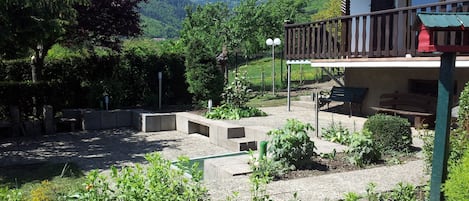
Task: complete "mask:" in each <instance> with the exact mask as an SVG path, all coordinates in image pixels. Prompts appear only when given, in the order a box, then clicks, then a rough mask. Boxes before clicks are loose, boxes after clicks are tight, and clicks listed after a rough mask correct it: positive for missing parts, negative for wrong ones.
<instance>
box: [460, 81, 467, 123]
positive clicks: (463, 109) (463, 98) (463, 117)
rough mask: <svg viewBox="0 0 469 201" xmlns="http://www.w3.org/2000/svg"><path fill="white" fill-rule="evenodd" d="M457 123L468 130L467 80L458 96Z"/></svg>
mask: <svg viewBox="0 0 469 201" xmlns="http://www.w3.org/2000/svg"><path fill="white" fill-rule="evenodd" d="M458 124H459V125H460V126H461V127H463V128H464V129H466V130H469V82H468V83H466V86H465V87H464V89H463V90H462V91H461V95H460V96H459V114H458Z"/></svg>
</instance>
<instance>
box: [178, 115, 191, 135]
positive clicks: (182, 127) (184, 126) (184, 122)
mask: <svg viewBox="0 0 469 201" xmlns="http://www.w3.org/2000/svg"><path fill="white" fill-rule="evenodd" d="M176 130H177V131H180V132H182V133H186V134H189V119H188V118H187V117H186V116H184V115H183V113H177V114H176Z"/></svg>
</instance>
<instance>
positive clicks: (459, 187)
mask: <svg viewBox="0 0 469 201" xmlns="http://www.w3.org/2000/svg"><path fill="white" fill-rule="evenodd" d="M468 189H469V151H466V152H465V154H464V156H463V157H462V159H461V161H460V163H459V164H456V165H454V166H453V167H452V168H451V169H450V171H449V174H448V179H447V180H446V183H445V184H444V186H443V191H444V193H445V196H446V200H448V201H459V200H469V190H468Z"/></svg>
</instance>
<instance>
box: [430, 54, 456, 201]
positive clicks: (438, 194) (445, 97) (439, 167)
mask: <svg viewBox="0 0 469 201" xmlns="http://www.w3.org/2000/svg"><path fill="white" fill-rule="evenodd" d="M455 61H456V54H455V53H443V54H442V55H441V66H440V77H439V81H438V103H437V107H436V126H435V140H434V142H433V143H434V149H433V161H432V176H431V183H430V200H432V201H439V200H443V199H444V195H443V192H442V191H441V186H442V184H443V183H444V181H445V180H446V176H447V173H448V153H449V134H450V130H449V125H450V115H451V103H452V99H453V94H452V92H453V87H454V86H453V85H454V81H453V80H454V79H453V78H454V68H455Z"/></svg>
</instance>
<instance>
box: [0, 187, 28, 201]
mask: <svg viewBox="0 0 469 201" xmlns="http://www.w3.org/2000/svg"><path fill="white" fill-rule="evenodd" d="M0 200H4V201H21V200H24V198H23V193H21V191H20V190H18V189H9V188H8V187H0Z"/></svg>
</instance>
